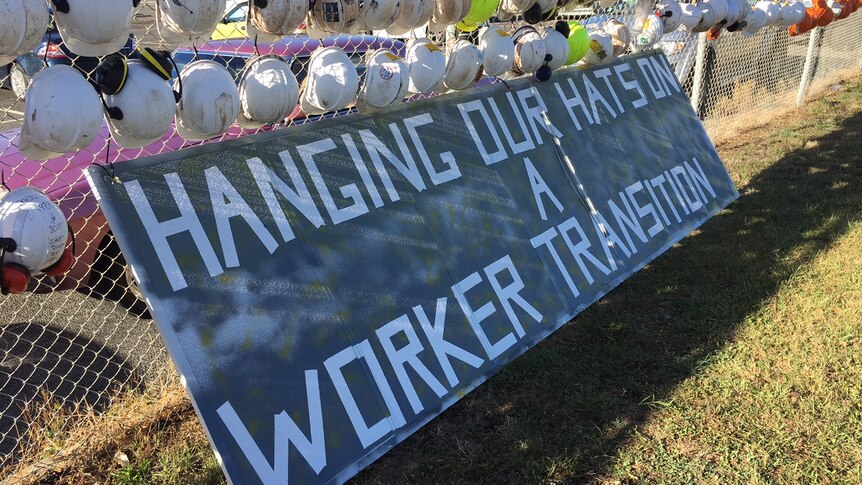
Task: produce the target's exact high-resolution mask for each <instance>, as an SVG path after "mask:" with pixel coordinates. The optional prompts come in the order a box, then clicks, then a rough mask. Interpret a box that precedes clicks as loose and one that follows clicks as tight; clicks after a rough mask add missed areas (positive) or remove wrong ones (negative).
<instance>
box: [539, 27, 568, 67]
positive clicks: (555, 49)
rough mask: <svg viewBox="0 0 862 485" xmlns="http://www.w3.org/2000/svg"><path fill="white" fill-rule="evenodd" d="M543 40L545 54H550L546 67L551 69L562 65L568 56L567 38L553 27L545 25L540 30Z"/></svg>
mask: <svg viewBox="0 0 862 485" xmlns="http://www.w3.org/2000/svg"><path fill="white" fill-rule="evenodd" d="M542 40H543V41H545V56H548V55H550V56H551V58H550V59H549V60H548V68H549V69H550V70H552V71H556V70H557V69H559V68H561V67H563V66H564V65H565V64H566V59H568V58H569V39H567V38H566V36H565V35H563V34H562V33H560V32H559V31H558V30H557V29H555V28H553V27H545V29H544V30H543V31H542Z"/></svg>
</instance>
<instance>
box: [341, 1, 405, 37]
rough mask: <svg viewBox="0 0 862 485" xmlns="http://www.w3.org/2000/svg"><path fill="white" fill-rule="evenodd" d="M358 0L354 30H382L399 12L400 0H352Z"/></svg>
mask: <svg viewBox="0 0 862 485" xmlns="http://www.w3.org/2000/svg"><path fill="white" fill-rule="evenodd" d="M352 1H358V2H359V22H358V23H357V25H356V30H382V29H385V28H386V27H389V26H390V25H392V23H393V22H395V19H396V18H398V14H399V13H401V0H352Z"/></svg>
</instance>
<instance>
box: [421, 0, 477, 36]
mask: <svg viewBox="0 0 862 485" xmlns="http://www.w3.org/2000/svg"><path fill="white" fill-rule="evenodd" d="M471 5H472V2H471V1H470V0H437V3H436V5H435V7H434V13H433V14H432V15H431V20H430V21H429V22H428V30H429V31H431V32H442V31H443V30H445V29H446V27H448V26H450V25H452V24H455V23H457V22H458V21H459V20H461V19H463V18H464V17H466V16H467V14H468V13H469V12H470V6H471Z"/></svg>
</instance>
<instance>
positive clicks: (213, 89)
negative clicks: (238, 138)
mask: <svg viewBox="0 0 862 485" xmlns="http://www.w3.org/2000/svg"><path fill="white" fill-rule="evenodd" d="M174 86H175V87H177V88H179V90H180V92H181V93H182V98H180V101H179V103H178V104H177V116H176V124H177V133H179V135H180V136H182V137H183V138H184V139H186V140H190V141H201V140H208V139H210V138H213V137H216V136H219V135H221V134H222V133H224V132H226V131H227V130H228V128H230V125H232V124H233V122H234V121H236V117H237V116H238V115H239V109H240V104H239V92H238V90H237V87H236V83H235V82H234V79H233V76H231V75H230V73H229V72H228V71H227V69H225V68H224V66H222V65H221V64H219V63H217V62H215V61H210V60H198V61H194V62H191V63H190V64H187V65H186V67H184V68H183V70H182V72H180V77H179V79H177V80H176V81H175V84H174Z"/></svg>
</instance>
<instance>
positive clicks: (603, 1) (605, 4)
mask: <svg viewBox="0 0 862 485" xmlns="http://www.w3.org/2000/svg"><path fill="white" fill-rule="evenodd" d="M617 1H618V0H597V1H596V3H598V4H599V5H600V6H601V7H602V8H610V7H613V6H614V4H615V3H617Z"/></svg>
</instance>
